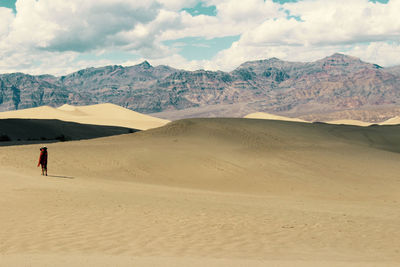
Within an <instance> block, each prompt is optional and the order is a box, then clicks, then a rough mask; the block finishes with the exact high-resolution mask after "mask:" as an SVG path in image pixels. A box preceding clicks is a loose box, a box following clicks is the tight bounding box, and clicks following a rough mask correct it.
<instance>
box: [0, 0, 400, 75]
mask: <svg viewBox="0 0 400 267" xmlns="http://www.w3.org/2000/svg"><path fill="white" fill-rule="evenodd" d="M399 10H400V0H334V1H333V0H146V1H137V0H112V1H111V0H85V1H82V0H68V1H65V0H0V73H11V72H24V73H29V74H53V75H65V74H68V73H71V72H73V71H77V70H79V69H83V68H87V67H99V66H105V65H123V66H130V65H135V64H139V63H140V62H142V61H144V60H147V61H148V62H150V64H152V65H153V66H157V65H169V66H172V67H175V68H181V69H187V70H196V69H207V70H223V71H231V70H233V69H235V68H236V67H238V66H239V65H240V64H241V63H243V62H245V61H250V60H258V59H268V58H271V57H277V58H280V59H282V60H288V61H303V62H307V61H314V60H318V59H321V58H323V57H326V56H329V55H332V54H334V53H344V54H347V55H351V56H355V57H359V58H361V59H362V60H364V61H367V62H371V63H376V64H379V65H381V66H385V67H387V66H393V65H400V56H399V55H400V19H399V18H398V14H399V13H398V11H399Z"/></svg>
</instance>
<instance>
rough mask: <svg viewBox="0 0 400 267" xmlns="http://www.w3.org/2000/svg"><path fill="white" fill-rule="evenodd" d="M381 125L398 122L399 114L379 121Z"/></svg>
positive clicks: (399, 122) (399, 119) (399, 120)
mask: <svg viewBox="0 0 400 267" xmlns="http://www.w3.org/2000/svg"><path fill="white" fill-rule="evenodd" d="M380 124H381V125H395V124H400V116H395V117H393V118H391V119H388V120H386V121H384V122H382V123H380Z"/></svg>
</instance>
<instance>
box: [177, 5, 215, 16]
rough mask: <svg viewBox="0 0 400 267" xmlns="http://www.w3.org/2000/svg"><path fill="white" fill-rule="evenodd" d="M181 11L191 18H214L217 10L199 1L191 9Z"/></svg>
mask: <svg viewBox="0 0 400 267" xmlns="http://www.w3.org/2000/svg"><path fill="white" fill-rule="evenodd" d="M182 11H186V12H188V13H189V14H190V15H192V16H193V17H195V16H199V15H206V16H216V15H217V8H216V6H206V3H204V2H202V1H200V2H198V3H197V5H196V6H194V7H192V8H182Z"/></svg>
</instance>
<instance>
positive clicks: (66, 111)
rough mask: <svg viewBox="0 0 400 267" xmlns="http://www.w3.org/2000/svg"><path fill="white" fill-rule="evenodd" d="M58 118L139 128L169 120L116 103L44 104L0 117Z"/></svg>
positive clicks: (1, 114)
mask: <svg viewBox="0 0 400 267" xmlns="http://www.w3.org/2000/svg"><path fill="white" fill-rule="evenodd" d="M9 118H20V119H58V120H63V121H70V122H78V123H84V124H97V125H109V126H121V127H127V128H133V129H139V130H147V129H151V128H156V127H160V126H163V125H165V124H166V123H168V122H169V121H168V120H163V119H159V118H156V117H152V116H148V115H145V114H141V113H138V112H135V111H132V110H129V109H126V108H123V107H120V106H117V105H114V104H108V103H107V104H97V105H90V106H71V105H63V106H61V107H59V108H53V107H49V106H42V107H37V108H30V109H22V110H16V111H6V112H0V119H9Z"/></svg>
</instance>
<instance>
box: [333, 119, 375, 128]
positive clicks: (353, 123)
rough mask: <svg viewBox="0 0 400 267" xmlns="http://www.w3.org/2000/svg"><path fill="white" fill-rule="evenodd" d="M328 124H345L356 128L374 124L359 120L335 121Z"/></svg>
mask: <svg viewBox="0 0 400 267" xmlns="http://www.w3.org/2000/svg"><path fill="white" fill-rule="evenodd" d="M326 123H329V124H344V125H355V126H364V127H365V126H370V125H372V123H370V122H365V121H359V120H334V121H327V122H326Z"/></svg>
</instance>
